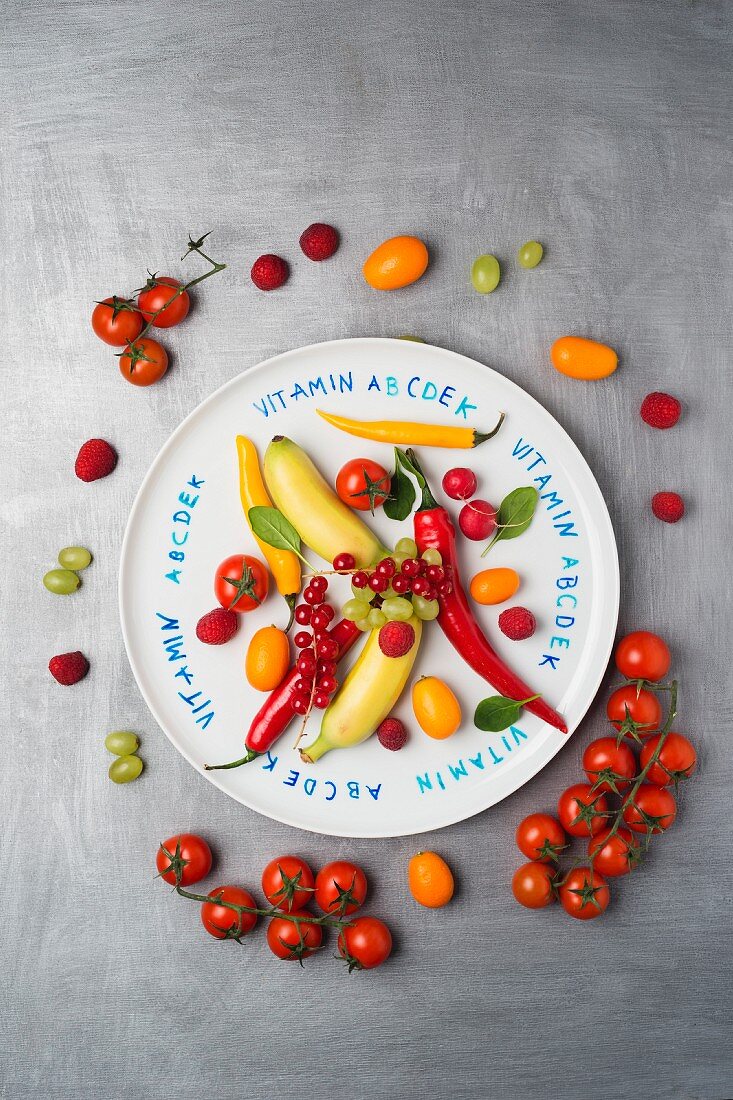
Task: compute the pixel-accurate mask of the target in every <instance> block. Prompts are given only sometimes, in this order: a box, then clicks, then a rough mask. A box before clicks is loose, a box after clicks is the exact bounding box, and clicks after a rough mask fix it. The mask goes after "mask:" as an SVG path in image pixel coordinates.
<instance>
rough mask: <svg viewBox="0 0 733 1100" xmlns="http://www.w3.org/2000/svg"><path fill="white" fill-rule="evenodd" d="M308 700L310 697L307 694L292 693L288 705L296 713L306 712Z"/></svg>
mask: <svg viewBox="0 0 733 1100" xmlns="http://www.w3.org/2000/svg"><path fill="white" fill-rule="evenodd" d="M309 702H310V697H309V696H307V695H294V696H293V698H292V702H291V704H290V705H291V707H292V708H293V710H294V711H295V713H296V714H307V713H308V703H309Z"/></svg>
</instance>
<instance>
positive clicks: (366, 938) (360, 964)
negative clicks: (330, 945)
mask: <svg viewBox="0 0 733 1100" xmlns="http://www.w3.org/2000/svg"><path fill="white" fill-rule="evenodd" d="M338 949H339V953H340V955H341V957H342V958H344V959H346V961H347V962H348V964H349V970H374V968H375V967H377V966H381V965H382V963H383V962H386V960H387V959H388V958H389V956H390V955H391V953H392V933H391V932H390V930H389V928H388V927H387V925H386V924H384V922H383V921H381V920H379V919H378V918H377V917H357V918H356V920H355V921H354V922H353V924H350V925H348V926H347V927H346V928H343V929H342V930H341V932H340V933H339V938H338Z"/></svg>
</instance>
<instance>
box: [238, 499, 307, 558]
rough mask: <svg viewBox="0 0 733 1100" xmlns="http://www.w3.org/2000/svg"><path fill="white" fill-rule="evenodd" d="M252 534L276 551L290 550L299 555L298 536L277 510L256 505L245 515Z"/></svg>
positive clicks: (288, 521)
mask: <svg viewBox="0 0 733 1100" xmlns="http://www.w3.org/2000/svg"><path fill="white" fill-rule="evenodd" d="M247 518H248V519H249V523H250V527H251V528H252V533H253V534H254V535H256V536H257V538H258V539H262V541H263V542H266V543H267V545H268V546H274V547H275V549H276V550H292V552H293V553H294V554H297V555H298V557H299V558H300V557H302V555H301V553H300V535H299V534H298V532H297V531H296V530H295V528H294V527H293V525H292V523H291V522H290V520H289V519H287V518H286V517H285V516H284V515H283V514H282V512H280V511H278V509H277V508H268V507H266V506H265V505H262V504H257V505H255V507H254V508H250V510H249V512H248V513H247Z"/></svg>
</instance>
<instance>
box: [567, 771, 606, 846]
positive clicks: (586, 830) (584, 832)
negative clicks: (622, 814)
mask: <svg viewBox="0 0 733 1100" xmlns="http://www.w3.org/2000/svg"><path fill="white" fill-rule="evenodd" d="M607 810H608V801H607V799H606V796H605V795H604V794H601V793H600V792H598V791H593V790H591V786H590V784H589V783H574V784H573V785H572V787H568V788H567V790H565V791H563V793H562V794H561V795H560V797H559V799H558V801H557V816H558V817H559V818H560V822H561V824H562V827H563V828H564V829H565V831H566V832H568V833H570V835H571V836H591V834H595V833H598V832H600V830H601V829H602V828H603V827H604V825H605V824H606V818H605V816H604V814H605V812H606V811H607Z"/></svg>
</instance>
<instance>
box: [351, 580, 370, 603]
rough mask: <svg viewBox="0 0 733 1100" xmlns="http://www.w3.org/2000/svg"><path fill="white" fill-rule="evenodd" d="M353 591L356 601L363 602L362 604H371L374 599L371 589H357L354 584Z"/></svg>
mask: <svg viewBox="0 0 733 1100" xmlns="http://www.w3.org/2000/svg"><path fill="white" fill-rule="evenodd" d="M351 591H352V592H353V593H354V599H355V600H361V601H362V603H371V602H372V600H373V599H374V593H373V592H372V590H371V588H357V587H356V585H355V584H352V585H351Z"/></svg>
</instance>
